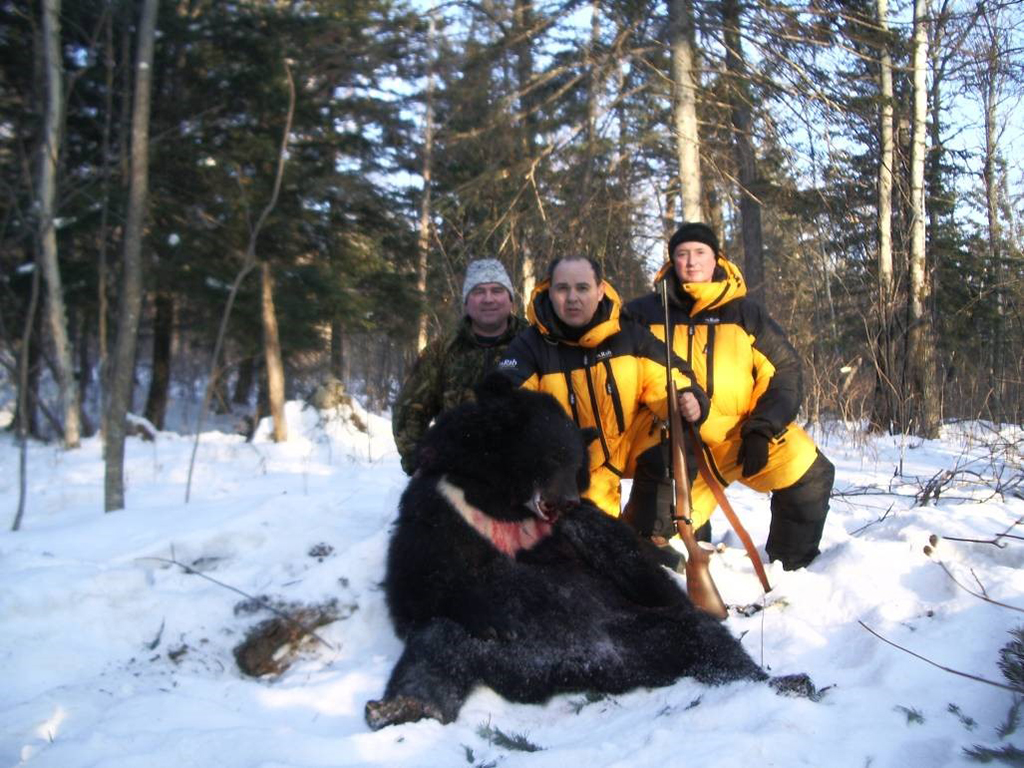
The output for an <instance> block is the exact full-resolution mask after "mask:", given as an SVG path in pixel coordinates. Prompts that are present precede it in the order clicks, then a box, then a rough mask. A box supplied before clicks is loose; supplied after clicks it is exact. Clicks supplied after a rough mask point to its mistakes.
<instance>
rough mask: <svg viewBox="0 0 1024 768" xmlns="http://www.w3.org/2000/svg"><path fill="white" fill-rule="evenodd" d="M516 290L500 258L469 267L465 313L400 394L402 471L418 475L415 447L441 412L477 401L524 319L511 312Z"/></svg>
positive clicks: (424, 356) (396, 415) (396, 425)
mask: <svg viewBox="0 0 1024 768" xmlns="http://www.w3.org/2000/svg"><path fill="white" fill-rule="evenodd" d="M514 296H515V292H514V291H513V289H512V281H511V280H509V277H508V273H507V272H506V271H505V268H504V267H503V266H502V265H501V262H499V261H498V260H497V259H478V260H477V261H472V262H470V263H469V266H468V267H467V268H466V280H465V282H464V283H463V286H462V305H463V307H464V309H465V314H464V316H463V317H462V319H461V320H460V321H459V325H458V327H457V328H456V329H455V330H454V332H452V333H451V334H449V335H448V336H447V337H443V338H440V339H436V340H434V341H433V342H431V343H430V344H428V345H427V347H426V349H424V350H423V352H422V353H421V354H420V357H419V359H418V360H417V361H416V364H415V365H414V366H413V369H412V373H411V374H409V378H408V379H406V382H405V384H404V385H403V386H402V391H401V392H399V393H398V400H397V402H396V403H395V407H394V410H393V412H392V421H391V429H392V432H393V433H394V436H395V445H396V447H397V448H398V453H399V454H400V455H401V457H402V469H403V470H405V472H406V474H409V475H411V474H412V473H413V472H414V471H416V448H417V446H418V445H419V442H420V439H421V438H422V437H423V435H424V433H426V431H427V428H428V427H429V426H430V423H431V422H432V421H433V420H434V419H435V418H436V417H437V416H438V415H439V414H440V413H442V412H443V411H447V410H448V409H449V408H454V407H455V406H456V405H459V404H461V403H464V402H466V401H467V400H472V399H473V387H475V386H476V385H477V384H478V383H479V382H480V381H481V379H483V377H484V376H485V375H486V374H487V373H488V372H489V371H491V370H492V369H493V368H494V367H495V365H496V363H497V361H498V360H499V359H500V358H501V355H502V354H503V353H504V351H505V348H506V347H508V345H509V342H511V341H512V339H513V338H515V336H516V334H517V333H519V331H521V330H522V329H523V328H526V327H527V324H526V322H525V321H523V320H521V319H520V318H518V317H516V316H515V315H513V314H512V307H513V299H514Z"/></svg>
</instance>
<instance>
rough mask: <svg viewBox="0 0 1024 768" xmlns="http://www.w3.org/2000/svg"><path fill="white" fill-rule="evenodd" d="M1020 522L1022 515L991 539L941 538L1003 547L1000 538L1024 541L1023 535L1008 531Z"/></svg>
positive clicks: (933, 536)
mask: <svg viewBox="0 0 1024 768" xmlns="http://www.w3.org/2000/svg"><path fill="white" fill-rule="evenodd" d="M1022 522H1024V517H1018V518H1017V519H1016V520H1015V521H1013V523H1011V524H1010V527H1009V528H1007V529H1006V530H1005V531H1003V532H1002V533H999V534H996V535H995V536H994V537H993V538H991V539H961V538H957V537H956V536H943V537H942V538H943V539H948V540H949V541H964V542H967V543H969V544H992V545H993V546H996V547H999V549H1003V548H1004V547H1006V542H1004V541H1000V539H1016V540H1017V541H1024V536H1018V535H1016V534H1014V533H1010V531H1012V530H1013V529H1014V528H1016V527H1017V526H1018V525H1020V524H1021V523H1022ZM932 538H937V537H936V536H935V535H934V534H933V535H932V537H931V538H929V539H928V540H929V541H931V539H932ZM931 543H932V546H933V547H934V546H936V545H937V544H938V542H937V541H932V542H931ZM925 554H926V555H927V554H928V553H927V552H925Z"/></svg>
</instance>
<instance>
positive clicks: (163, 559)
mask: <svg viewBox="0 0 1024 768" xmlns="http://www.w3.org/2000/svg"><path fill="white" fill-rule="evenodd" d="M138 559H139V560H156V561H157V562H158V563H167V564H168V565H176V566H178V567H179V568H181V569H182V570H184V571H185V572H186V573H191V574H192V575H194V576H201V577H202V578H204V579H206V580H207V581H211V582H213V583H214V584H216V585H217V586H218V587H224V589H229V590H231V591H232V592H235V593H237V594H239V595H241V596H242V597H244V598H245V599H246V600H252V601H253V602H254V603H256V604H258V605H259V606H260V607H262V608H266V609H267V610H268V611H270V612H271V613H274V614H276V615H277V616H280V617H281V618H282V619H284V620H285V621H287V622H289V623H290V624H294V625H295V626H297V627H298V628H299V629H301V630H302V631H303V632H304V633H305V634H307V635H309V636H310V637H312V638H313V639H314V640H317V641H319V642H320V643H322V644H323V645H325V646H327V648H329V649H331V650H332V651H335V650H337V649H336V648H335V647H334V646H333V645H331V644H330V643H328V642H327V641H326V640H324V639H323V638H322V637H320V635H318V634H317V633H316V632H314V631H313V630H312V629H310V628H309V627H307V626H305V625H304V624H302V622H299V621H296V620H295V619H294V618H292V617H291V616H289V615H288V614H287V613H285V612H284V611H280V610H278V609H277V608H275V607H274V606H272V605H271V604H270V603H268V602H267V601H266V600H263V599H262V598H259V597H253V596H252V595H250V594H249V593H248V592H243V591H242V590H240V589H238V587H232V586H231V585H230V584H225V583H224V582H223V581H218V580H217V579H215V578H213V577H212V576H207V575H206V574H205V573H202V572H201V571H197V570H196V569H195V568H192V567H191V566H188V565H185V564H184V563H183V562H181V561H179V560H175V559H174V558H173V557H140V558H138Z"/></svg>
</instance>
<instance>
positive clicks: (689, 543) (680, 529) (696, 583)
mask: <svg viewBox="0 0 1024 768" xmlns="http://www.w3.org/2000/svg"><path fill="white" fill-rule="evenodd" d="M667 286H668V276H666V277H665V279H664V280H663V281H662V283H661V302H662V304H663V305H664V307H665V375H666V376H667V377H668V386H667V390H668V433H669V442H670V443H671V452H672V462H671V477H672V491H673V493H672V520H673V521H674V522H675V524H676V532H677V533H678V534H679V538H680V539H681V540H682V542H683V546H684V547H686V592H687V594H688V595H689V596H690V600H691V601H692V602H693V604H694V605H695V606H697V608H699V609H700V610H702V611H704V612H705V613H707V614H710V615H711V616H714V617H715V618H716V619H724V618H725V617H726V616H728V615H729V611H728V610H727V609H726V607H725V603H724V602H723V600H722V596H721V595H720V594H719V593H718V587H716V586H715V582H714V580H713V579H712V578H711V570H710V568H709V567H708V561H709V560H710V559H711V558H710V556H709V555H708V552H707V550H705V549H704V548H703V547H701V545H700V544H699V543H698V542H697V538H696V536H694V534H693V511H692V509H691V508H690V475H689V473H688V472H687V469H686V451H685V449H684V447H683V420H682V418H681V417H680V415H679V403H678V401H677V395H676V384H675V382H674V381H673V380H672V325H671V323H670V321H669V311H668V290H667Z"/></svg>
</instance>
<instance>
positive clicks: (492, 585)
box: [366, 375, 809, 729]
mask: <svg viewBox="0 0 1024 768" xmlns="http://www.w3.org/2000/svg"><path fill="white" fill-rule="evenodd" d="M419 459H420V464H419V470H418V472H417V473H416V475H415V476H414V477H413V478H412V480H411V481H410V482H409V486H408V487H407V488H406V490H405V493H404V495H403V496H402V500H401V506H400V510H399V516H398V521H397V523H396V526H395V529H394V533H393V537H392V539H391V544H390V549H389V551H388V557H387V574H386V577H385V580H384V587H385V594H386V597H387V603H388V608H389V610H390V613H391V618H392V621H393V622H394V626H395V629H396V631H397V633H398V635H399V636H400V637H402V638H404V640H405V650H404V652H403V653H402V656H401V658H400V659H399V661H398V664H397V665H396V666H395V669H394V671H393V672H392V674H391V679H390V680H389V681H388V684H387V689H386V690H385V692H384V697H383V698H382V699H380V700H378V701H370V702H369V703H367V705H366V721H367V723H368V724H369V725H370V727H371V728H375V729H376V728H382V727H384V726H386V725H391V724H393V723H402V722H408V721H411V720H418V719H420V718H424V717H432V718H435V719H437V720H440V721H441V722H444V723H447V722H450V721H452V720H454V719H455V717H456V716H457V715H458V712H459V709H460V707H461V706H462V703H463V701H464V700H465V699H466V697H467V695H468V694H469V693H470V691H471V690H472V689H473V688H474V687H475V686H477V685H479V684H483V685H487V686H490V687H491V688H493V689H494V690H495V691H497V692H498V693H499V694H501V695H502V696H504V697H505V698H507V699H510V700H513V701H519V702H531V703H540V702H543V701H545V700H546V699H548V698H550V697H551V696H552V695H554V694H556V693H562V692H569V691H594V692H605V693H621V692H624V691H627V690H629V689H632V688H636V687H638V686H661V685H668V684H670V683H672V682H674V681H675V680H677V679H678V678H680V677H684V676H690V677H694V678H696V679H697V680H700V681H702V682H705V683H726V682H729V681H732V680H743V679H747V680H765V679H767V675H766V674H765V673H764V672H763V671H762V670H761V669H760V667H758V666H757V664H755V663H754V661H753V660H752V659H751V658H750V657H749V656H748V655H747V654H746V652H745V651H744V650H743V648H742V646H741V645H740V644H739V642H738V641H737V640H736V639H735V638H733V636H732V635H730V634H729V632H728V630H726V629H725V627H723V626H722V625H721V624H720V623H719V622H718V621H716V620H715V619H713V618H711V617H709V616H707V615H706V614H704V613H701V612H699V611H698V610H696V609H695V608H694V607H693V605H692V604H691V603H690V601H689V600H688V599H687V597H686V595H685V593H684V592H683V590H682V589H680V588H679V586H678V584H677V583H676V581H675V580H674V579H673V577H672V576H670V575H669V573H668V572H667V571H666V570H665V569H664V568H662V567H661V566H659V565H657V564H656V563H655V562H654V561H653V560H650V559H648V557H647V555H646V554H645V553H643V552H642V551H641V550H640V548H639V540H638V539H637V538H636V536H635V534H634V533H633V531H632V530H631V529H630V528H629V527H628V526H626V525H625V524H624V523H621V522H620V521H618V520H615V519H613V518H611V517H608V516H607V515H606V514H604V513H603V512H601V511H600V510H598V509H597V508H596V507H594V506H592V505H590V504H588V503H586V502H585V501H584V502H580V501H579V500H578V498H579V497H578V492H579V487H580V486H579V483H580V481H581V480H582V481H583V482H585V479H586V477H587V472H586V466H585V461H586V459H585V451H584V436H583V435H581V433H580V431H579V430H578V429H577V428H576V426H575V425H574V424H573V423H572V422H571V421H570V420H569V419H568V418H567V417H566V416H565V414H564V412H563V411H562V409H561V407H560V406H559V405H558V403H557V402H556V401H555V400H554V399H553V398H551V397H550V396H548V395H544V394H539V393H534V392H527V391H522V390H513V389H512V387H511V386H510V385H509V384H508V383H507V382H506V381H505V380H504V379H503V378H502V377H501V376H500V375H493V376H491V377H488V379H487V380H486V381H485V382H484V384H483V385H481V387H480V388H479V389H478V391H477V402H476V403H472V404H467V405H463V406H460V407H459V408H456V409H454V410H452V411H450V412H448V413H447V414H445V415H444V416H442V417H441V418H440V419H438V421H437V423H436V424H435V425H434V427H433V428H432V429H431V430H430V431H429V432H428V433H427V435H426V436H425V438H424V440H423V443H422V444H421V446H420V452H419ZM807 685H809V681H807Z"/></svg>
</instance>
